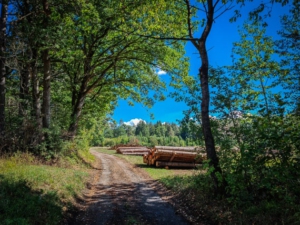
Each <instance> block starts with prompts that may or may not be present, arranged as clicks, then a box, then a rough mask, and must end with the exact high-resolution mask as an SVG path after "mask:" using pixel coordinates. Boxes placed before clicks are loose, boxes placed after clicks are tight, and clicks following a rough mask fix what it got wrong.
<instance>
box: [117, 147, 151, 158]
mask: <svg viewBox="0 0 300 225" xmlns="http://www.w3.org/2000/svg"><path fill="white" fill-rule="evenodd" d="M116 152H117V153H118V154H123V155H141V156H143V155H145V154H148V153H149V152H150V149H148V148H146V147H143V146H138V147H118V148H117V150H116Z"/></svg>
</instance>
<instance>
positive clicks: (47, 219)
mask: <svg viewBox="0 0 300 225" xmlns="http://www.w3.org/2000/svg"><path fill="white" fill-rule="evenodd" d="M87 178H88V171H87V170H85V169H82V168H80V169H76V168H61V167H55V166H48V165H42V164H39V163H37V160H36V159H35V158H34V157H33V156H32V155H29V154H20V155H17V156H13V157H8V158H2V159H0V212H1V213H0V214H1V215H0V224H42V223H45V224H58V223H59V221H60V220H61V219H62V215H63V212H64V211H66V210H67V209H68V207H69V206H70V205H71V204H72V202H74V200H75V198H76V197H77V196H78V195H80V192H81V191H82V190H83V189H84V187H85V182H86V181H87Z"/></svg>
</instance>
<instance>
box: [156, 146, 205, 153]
mask: <svg viewBox="0 0 300 225" xmlns="http://www.w3.org/2000/svg"><path fill="white" fill-rule="evenodd" d="M154 148H155V149H157V150H172V151H185V152H197V151H201V150H204V149H203V148H200V147H172V146H155V147H154Z"/></svg>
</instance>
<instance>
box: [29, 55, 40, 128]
mask: <svg viewBox="0 0 300 225" xmlns="http://www.w3.org/2000/svg"><path fill="white" fill-rule="evenodd" d="M32 61H33V62H32V63H30V68H29V73H30V77H31V80H32V82H31V83H32V101H33V102H32V104H33V115H34V117H35V119H36V126H37V129H38V130H41V128H42V115H41V99H40V90H39V88H40V84H39V78H38V72H37V65H36V64H37V50H36V49H32Z"/></svg>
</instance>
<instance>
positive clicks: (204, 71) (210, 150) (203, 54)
mask: <svg viewBox="0 0 300 225" xmlns="http://www.w3.org/2000/svg"><path fill="white" fill-rule="evenodd" d="M186 4H187V9H188V23H189V24H188V26H189V36H190V37H191V38H192V37H193V36H192V28H191V20H190V15H191V6H190V1H189V0H186ZM206 4H207V11H206V17H207V18H206V24H205V27H204V30H203V32H202V34H201V37H200V39H199V40H198V41H195V40H192V43H193V45H194V46H195V47H196V48H197V50H198V52H199V54H200V58H201V67H200V69H199V79H200V83H201V94H202V102H201V122H202V130H203V136H204V142H205V148H206V153H207V158H208V159H209V160H210V161H209V164H210V166H211V167H213V169H214V170H213V172H212V173H211V177H212V179H213V183H214V188H215V192H216V193H217V194H223V193H224V190H225V183H224V182H222V183H220V181H219V180H218V178H217V176H216V173H220V174H222V171H221V168H220V166H219V158H218V156H217V153H216V148H215V141H214V137H213V135H212V131H211V126H210V119H209V101H210V96H209V85H208V82H209V79H208V68H209V60H208V55H207V50H206V40H207V37H208V36H209V34H210V31H211V28H212V25H213V19H214V9H215V8H214V7H215V6H216V5H215V6H214V5H213V0H208V1H207V3H206Z"/></svg>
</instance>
